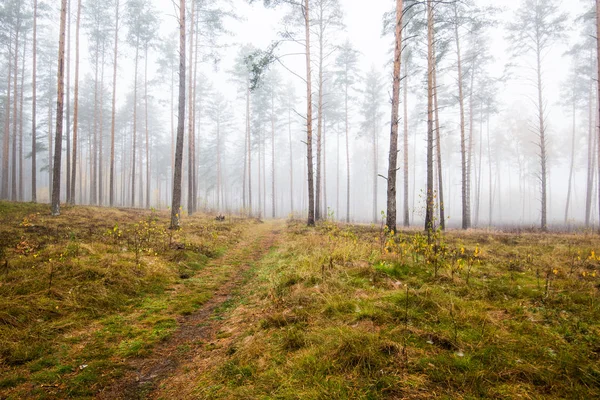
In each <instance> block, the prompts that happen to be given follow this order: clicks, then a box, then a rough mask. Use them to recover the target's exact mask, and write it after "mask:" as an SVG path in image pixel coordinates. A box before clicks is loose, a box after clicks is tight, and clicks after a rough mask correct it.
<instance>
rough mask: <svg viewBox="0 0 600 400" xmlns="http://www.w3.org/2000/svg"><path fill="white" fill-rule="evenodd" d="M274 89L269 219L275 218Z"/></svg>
mask: <svg viewBox="0 0 600 400" xmlns="http://www.w3.org/2000/svg"><path fill="white" fill-rule="evenodd" d="M274 91H275V89H274V88H273V90H272V91H271V174H272V175H271V208H272V210H271V217H272V218H275V211H276V204H275V93H274Z"/></svg>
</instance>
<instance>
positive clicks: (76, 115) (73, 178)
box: [34, 0, 81, 204]
mask: <svg viewBox="0 0 600 400" xmlns="http://www.w3.org/2000/svg"><path fill="white" fill-rule="evenodd" d="M80 22H81V0H78V2H77V25H76V26H75V92H74V94H73V162H72V163H71V164H72V165H71V168H73V171H72V172H71V194H72V196H71V203H70V204H75V182H76V178H77V129H78V122H79V119H78V118H79V25H80ZM34 98H35V96H34ZM79 189H80V190H81V185H80V188H79ZM79 198H80V201H81V195H80V196H79Z"/></svg>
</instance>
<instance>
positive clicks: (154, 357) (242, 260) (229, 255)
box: [96, 221, 283, 400]
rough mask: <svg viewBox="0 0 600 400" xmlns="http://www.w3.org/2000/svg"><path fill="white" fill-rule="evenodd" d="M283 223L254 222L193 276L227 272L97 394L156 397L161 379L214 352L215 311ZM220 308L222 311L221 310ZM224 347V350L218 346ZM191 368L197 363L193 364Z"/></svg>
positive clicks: (274, 241) (273, 242) (218, 327)
mask: <svg viewBox="0 0 600 400" xmlns="http://www.w3.org/2000/svg"><path fill="white" fill-rule="evenodd" d="M282 228H283V222H281V221H270V222H265V223H259V224H256V225H253V226H252V228H249V229H247V230H245V231H244V233H243V235H244V237H243V238H242V239H241V240H240V241H239V242H238V243H237V244H236V245H235V246H234V247H232V248H230V249H229V250H227V252H226V253H224V254H223V255H222V256H221V257H219V258H217V259H215V260H213V261H212V262H210V263H209V264H208V265H207V266H206V267H204V268H203V269H202V270H201V271H199V272H198V273H197V274H196V275H195V276H194V279H209V280H210V279H211V276H212V275H213V274H215V273H217V271H218V273H220V274H222V273H223V269H224V268H227V269H228V271H227V272H226V273H227V274H228V276H229V279H227V283H226V284H224V285H221V286H219V287H217V288H215V291H214V292H213V294H212V297H211V298H210V300H208V301H207V302H206V303H205V304H204V305H203V306H202V307H200V308H199V309H198V310H196V311H195V312H194V313H192V314H190V315H188V316H185V317H181V319H180V320H179V321H178V328H177V330H176V331H175V332H174V333H173V334H172V335H171V336H170V337H169V338H168V339H167V340H166V341H164V342H163V343H161V344H160V345H158V346H157V347H156V348H155V349H154V350H153V352H152V353H151V354H149V355H148V356H146V357H140V358H136V359H133V360H129V361H127V364H129V365H128V367H129V368H128V370H129V371H128V372H127V373H125V375H124V376H123V377H121V378H120V379H118V380H117V381H116V382H113V384H111V385H109V386H108V387H106V388H104V389H103V390H101V392H100V393H98V394H97V396H96V397H97V398H99V399H107V400H108V399H147V398H160V395H159V394H158V393H156V392H158V391H160V390H158V389H159V388H161V387H164V386H165V385H164V383H166V382H167V381H168V382H169V383H170V382H171V380H173V381H177V380H178V377H179V376H180V375H185V373H186V372H187V371H188V370H189V368H190V363H191V362H192V360H198V358H199V357H198V356H199V355H201V354H203V353H205V352H207V351H211V350H214V347H216V346H215V344H214V342H215V341H216V340H218V339H219V333H220V332H221V330H222V328H223V325H224V322H225V321H224V320H223V318H222V316H221V315H220V313H221V312H222V309H226V308H227V306H228V303H230V302H231V301H232V300H233V298H234V296H235V294H236V292H237V290H238V289H239V288H240V287H241V285H242V284H243V283H244V282H245V281H246V279H247V272H248V270H249V269H250V268H251V267H252V266H253V265H254V264H255V263H257V262H259V261H260V260H261V259H262V258H263V257H264V256H265V255H266V254H267V253H268V252H269V250H270V249H271V248H273V246H275V245H276V244H277V241H278V240H279V234H280V233H281V229H282ZM220 310H221V311H220ZM223 351H224V350H223ZM193 368H194V369H195V372H201V371H202V369H203V365H202V364H198V363H194V364H193Z"/></svg>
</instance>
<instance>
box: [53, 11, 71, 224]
mask: <svg viewBox="0 0 600 400" xmlns="http://www.w3.org/2000/svg"><path fill="white" fill-rule="evenodd" d="M66 17H67V0H62V2H61V11H60V39H59V42H58V43H59V44H58V84H57V89H56V93H57V99H56V137H55V142H54V145H55V150H54V167H53V169H54V172H53V180H52V215H60V167H61V155H62V129H63V98H64V91H65V89H64V85H65V82H64V81H65V77H64V72H65V25H66Z"/></svg>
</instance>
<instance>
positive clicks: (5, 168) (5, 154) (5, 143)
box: [0, 29, 14, 199]
mask: <svg viewBox="0 0 600 400" xmlns="http://www.w3.org/2000/svg"><path fill="white" fill-rule="evenodd" d="M8 37H9V42H8V73H7V74H6V76H7V84H6V87H7V90H6V105H5V110H6V116H5V117H4V137H3V139H2V190H0V197H1V198H3V199H8V198H9V193H8V173H9V166H10V165H9V162H8V161H9V156H10V153H9V150H10V98H11V97H10V90H11V85H12V80H11V78H12V65H13V64H12V29H11V30H10V32H9V35H8ZM13 118H14V116H13Z"/></svg>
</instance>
